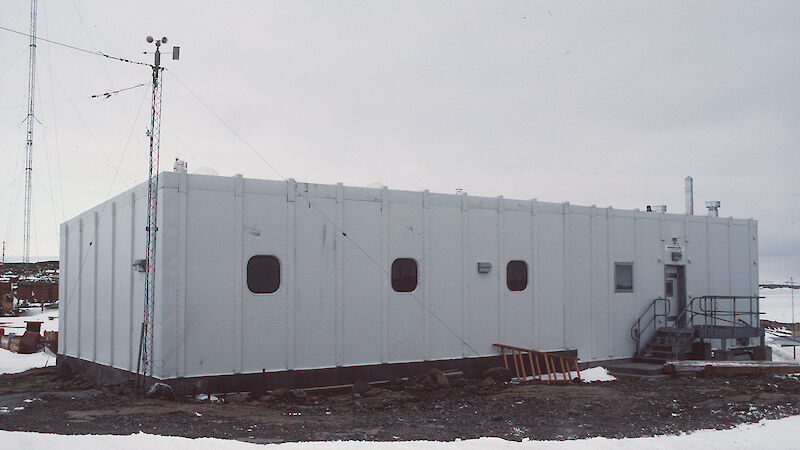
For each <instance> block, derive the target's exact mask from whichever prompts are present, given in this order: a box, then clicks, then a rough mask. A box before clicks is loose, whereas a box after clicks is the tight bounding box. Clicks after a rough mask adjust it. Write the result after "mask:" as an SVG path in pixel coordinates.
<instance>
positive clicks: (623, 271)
mask: <svg viewBox="0 0 800 450" xmlns="http://www.w3.org/2000/svg"><path fill="white" fill-rule="evenodd" d="M614 290H615V291H617V292H633V263H614Z"/></svg>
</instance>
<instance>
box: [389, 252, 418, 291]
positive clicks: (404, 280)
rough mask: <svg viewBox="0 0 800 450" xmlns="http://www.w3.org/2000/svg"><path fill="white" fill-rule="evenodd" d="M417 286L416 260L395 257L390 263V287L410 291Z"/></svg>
mask: <svg viewBox="0 0 800 450" xmlns="http://www.w3.org/2000/svg"><path fill="white" fill-rule="evenodd" d="M416 288H417V262H416V261H414V260H413V259H411V258H397V259H395V260H394V262H393V263H392V289H394V290H395V291H397V292H411V291H413V290H414V289H416Z"/></svg>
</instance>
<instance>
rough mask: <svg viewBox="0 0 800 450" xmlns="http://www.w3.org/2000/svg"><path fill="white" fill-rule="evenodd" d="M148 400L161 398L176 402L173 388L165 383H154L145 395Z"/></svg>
mask: <svg viewBox="0 0 800 450" xmlns="http://www.w3.org/2000/svg"><path fill="white" fill-rule="evenodd" d="M145 397H146V398H160V399H164V400H175V394H174V393H173V392H172V387H171V386H170V385H168V384H165V383H153V385H152V386H150V389H148V390H147V393H146V394H145Z"/></svg>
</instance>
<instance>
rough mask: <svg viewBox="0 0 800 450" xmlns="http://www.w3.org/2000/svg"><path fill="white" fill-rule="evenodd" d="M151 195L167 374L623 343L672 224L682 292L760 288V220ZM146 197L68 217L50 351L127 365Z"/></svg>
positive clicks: (309, 194) (610, 348)
mask: <svg viewBox="0 0 800 450" xmlns="http://www.w3.org/2000/svg"><path fill="white" fill-rule="evenodd" d="M159 199H160V200H159V201H160V203H159V207H160V211H159V237H158V239H159V241H158V242H159V259H158V261H157V264H158V267H159V273H160V276H159V279H158V280H157V292H159V296H158V298H157V305H156V318H157V320H156V329H155V333H156V342H157V349H156V352H155V353H156V361H155V364H154V367H155V373H154V374H155V375H156V376H158V377H161V378H171V377H181V376H201V375H219V374H229V373H248V372H260V371H261V370H262V369H264V370H267V371H280V370H287V369H310V368H323V367H336V366H342V365H345V366H347V365H362V364H377V363H382V362H405V361H418V360H427V359H449V358H459V357H462V356H464V357H474V356H478V355H480V356H485V355H493V354H496V353H497V352H496V350H495V349H494V348H493V347H492V344H493V343H494V342H504V343H507V344H512V345H517V346H522V347H531V348H536V349H541V350H551V349H562V348H577V349H578V355H579V357H580V358H581V359H582V360H584V361H591V360H604V359H610V358H625V357H630V356H631V355H632V353H633V346H634V343H633V341H632V340H631V338H630V334H629V333H630V328H631V325H632V324H633V322H634V321H635V320H636V318H637V317H638V316H639V315H640V314H641V313H642V312H643V311H644V310H645V309H646V308H647V306H648V305H649V303H650V302H651V301H652V299H653V298H655V297H658V296H663V295H664V264H665V261H666V262H667V263H668V264H672V262H671V261H670V260H669V256H670V255H669V253H668V252H667V251H666V249H665V246H666V245H667V244H669V243H671V242H672V239H673V238H676V240H677V243H678V244H680V245H681V246H682V247H683V258H682V260H681V261H679V262H678V263H677V264H682V265H685V267H686V269H685V270H686V279H687V294H688V296H690V297H692V296H699V295H727V294H735V295H756V294H757V284H758V266H757V237H756V236H757V228H756V222H755V221H753V220H736V219H728V218H709V217H706V216H685V215H680V214H662V213H646V212H640V211H626V210H616V209H612V208H596V207H584V206H575V205H570V204H569V203H563V204H556V203H544V202H538V201H536V200H532V201H526V200H510V199H504V198H502V197H499V198H486V197H468V196H466V195H447V194H434V193H428V192H427V191H425V192H406V191H393V190H389V189H385V188H384V189H370V188H354V187H346V186H342V185H317V184H307V183H295V182H294V181H291V180H290V181H288V182H281V181H265V180H251V179H244V178H242V177H215V176H206V175H187V174H179V173H164V174H162V178H161V189H160V197H159ZM145 208H146V191H145V186H144V185H142V186H139V187H137V188H135V189H133V190H132V191H130V192H127V193H123V194H121V195H119V196H117V197H115V198H113V199H111V200H109V201H108V202H106V203H104V204H102V205H99V206H97V207H96V208H93V209H91V210H89V211H87V212H86V213H84V214H81V215H80V216H78V217H76V218H74V219H72V220H70V221H68V222H66V223H64V224H63V225H62V227H61V261H62V271H61V278H62V279H61V283H60V286H61V292H60V296H61V297H60V298H61V301H60V305H61V306H60V308H61V314H62V329H61V336H60V343H59V345H60V347H59V351H60V352H62V353H64V354H67V355H70V356H76V357H80V358H83V359H87V360H90V361H95V362H98V363H101V364H105V365H111V366H113V367H117V368H121V369H126V370H135V368H136V354H137V350H138V341H139V329H140V328H139V327H140V324H141V317H142V308H143V306H142V301H143V291H144V286H143V283H144V275H145V274H144V273H139V272H136V271H134V269H133V268H132V266H131V264H132V262H133V260H135V259H139V258H144V251H145V242H144V239H145V233H144V224H145V222H146V221H145V216H144V214H145ZM341 231H344V233H346V234H347V236H346V237H345V236H343V235H342V233H341ZM260 254H263V255H274V256H275V257H277V258H278V259H279V260H280V263H281V286H280V288H279V289H278V291H277V292H275V293H273V294H254V293H251V292H250V291H249V290H248V288H247V283H246V266H247V262H248V260H249V259H250V257H252V256H254V255H260ZM396 258H414V259H415V260H416V261H417V263H418V270H419V277H418V281H419V283H418V286H417V289H416V291H414V292H413V293H399V292H395V291H394V290H392V288H391V279H390V275H389V272H390V268H391V263H392V261H394V259H396ZM510 260H524V261H526V263H527V264H528V269H529V274H528V279H529V282H528V286H527V288H526V289H525V290H523V291H520V292H512V291H510V290H508V289H507V286H506V273H505V271H506V265H507V264H508V261H510ZM478 262H489V263H491V264H492V271H491V272H490V273H488V274H479V273H478V272H477V263H478ZM615 262H633V263H634V292H632V293H622V292H615V291H614V273H613V272H614V263H615ZM462 340H463V341H462Z"/></svg>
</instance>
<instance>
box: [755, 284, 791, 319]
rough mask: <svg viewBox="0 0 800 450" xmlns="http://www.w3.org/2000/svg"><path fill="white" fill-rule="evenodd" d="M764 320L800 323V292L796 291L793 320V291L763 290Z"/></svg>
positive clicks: (762, 309) (762, 310)
mask: <svg viewBox="0 0 800 450" xmlns="http://www.w3.org/2000/svg"><path fill="white" fill-rule="evenodd" d="M761 296H762V297H764V298H763V299H761V312H763V313H764V314H762V315H761V318H762V319H767V320H774V321H776V322H800V290H797V289H795V290H794V308H795V309H794V315H795V319H794V320H792V289H761Z"/></svg>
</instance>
